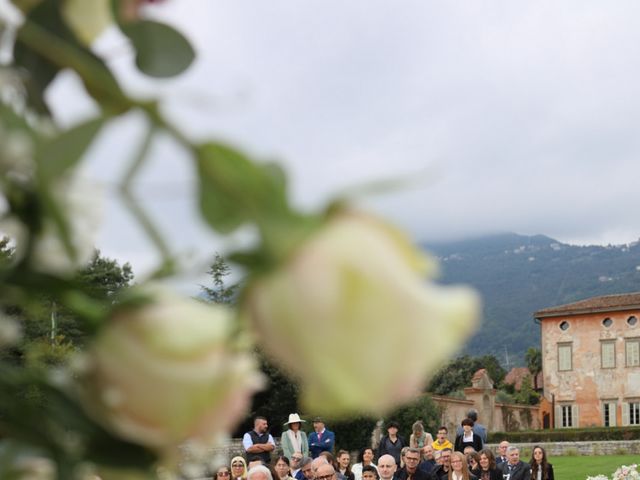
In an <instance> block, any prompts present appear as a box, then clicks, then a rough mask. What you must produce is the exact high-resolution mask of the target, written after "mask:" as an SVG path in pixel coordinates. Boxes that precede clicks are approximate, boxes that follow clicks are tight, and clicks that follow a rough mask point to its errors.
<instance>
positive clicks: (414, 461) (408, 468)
mask: <svg viewBox="0 0 640 480" xmlns="http://www.w3.org/2000/svg"><path fill="white" fill-rule="evenodd" d="M420 457H421V455H420V449H419V448H409V449H408V450H407V451H406V453H405V454H404V468H401V469H400V470H398V471H397V472H396V474H395V476H394V477H393V478H394V480H429V474H427V473H424V472H423V471H422V470H418V463H419V462H420Z"/></svg>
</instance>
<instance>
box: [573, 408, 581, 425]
mask: <svg viewBox="0 0 640 480" xmlns="http://www.w3.org/2000/svg"><path fill="white" fill-rule="evenodd" d="M579 425H580V422H579V421H578V405H571V426H572V427H574V428H576V427H578V426H579Z"/></svg>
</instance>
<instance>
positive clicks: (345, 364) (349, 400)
mask: <svg viewBox="0 0 640 480" xmlns="http://www.w3.org/2000/svg"><path fill="white" fill-rule="evenodd" d="M434 270H435V268H434V262H433V261H432V260H430V259H429V258H428V257H426V255H424V254H422V252H420V251H418V250H417V249H415V248H414V247H413V246H412V245H411V244H410V242H409V241H408V240H407V239H406V238H405V237H404V236H403V234H402V233H400V232H399V231H397V230H395V229H393V228H391V227H390V226H388V225H386V224H384V223H382V222H380V221H378V220H376V219H374V218H372V217H367V216H364V215H358V214H354V213H344V212H343V213H338V214H336V215H334V216H333V217H331V218H330V219H329V220H328V221H327V223H326V224H325V225H324V226H323V227H322V228H321V229H320V230H318V231H317V232H315V234H313V235H312V236H311V237H310V238H308V239H307V241H306V242H305V243H303V244H302V245H301V246H300V247H299V248H298V249H297V250H295V251H294V252H293V253H292V254H291V255H290V257H289V258H288V260H287V262H286V263H285V264H284V265H281V267H280V268H279V269H277V270H275V271H272V272H271V273H268V274H265V275H264V276H261V277H257V278H255V279H254V280H253V282H252V283H250V284H249V286H248V289H247V292H246V295H245V297H244V299H243V309H244V312H245V314H247V315H248V316H249V317H250V319H251V321H252V322H253V325H255V328H256V329H257V335H258V342H259V344H260V345H261V346H263V347H264V349H265V350H266V351H267V353H268V354H269V355H270V356H271V357H272V358H273V359H274V360H276V361H277V362H278V363H279V364H280V365H281V366H282V367H283V368H285V369H286V370H287V371H289V372H290V374H292V376H294V377H295V378H297V379H299V380H300V382H301V384H302V389H301V395H302V399H303V402H304V404H305V407H306V409H307V410H309V411H314V412H318V413H327V414H337V415H346V414H353V413H359V414H362V413H369V414H381V413H384V412H385V411H388V410H390V409H391V408H393V407H394V406H396V405H398V404H401V403H403V402H406V401H409V400H412V399H413V398H414V397H415V395H416V394H418V393H419V392H420V391H421V389H422V388H423V387H424V385H425V384H426V382H427V381H428V379H429V375H430V374H432V373H434V371H435V370H436V369H437V368H438V367H440V366H441V365H442V363H443V362H445V361H446V360H447V358H448V357H449V356H450V355H452V354H454V353H455V352H456V351H457V350H458V349H459V348H461V347H462V345H463V343H464V341H465V340H466V339H467V337H468V336H469V335H470V334H471V333H473V331H474V327H475V324H476V320H477V318H478V313H479V305H480V302H479V299H478V296H477V294H475V292H474V291H472V290H470V289H468V288H463V287H443V286H437V285H435V284H433V283H429V282H427V281H426V280H425V279H424V278H423V277H424V275H425V273H429V272H430V273H431V274H433V273H434Z"/></svg>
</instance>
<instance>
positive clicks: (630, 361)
mask: <svg viewBox="0 0 640 480" xmlns="http://www.w3.org/2000/svg"><path fill="white" fill-rule="evenodd" d="M625 346H626V350H627V367H637V366H638V365H640V342H639V341H637V340H627V343H626V345H625Z"/></svg>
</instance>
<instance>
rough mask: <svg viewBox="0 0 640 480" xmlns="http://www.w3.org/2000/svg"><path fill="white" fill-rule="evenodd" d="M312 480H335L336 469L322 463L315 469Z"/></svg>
mask: <svg viewBox="0 0 640 480" xmlns="http://www.w3.org/2000/svg"><path fill="white" fill-rule="evenodd" d="M314 480H336V471H335V470H334V469H333V466H331V465H330V464H329V463H324V464H322V465H320V466H319V467H318V469H317V470H316V476H315V478H314Z"/></svg>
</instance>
